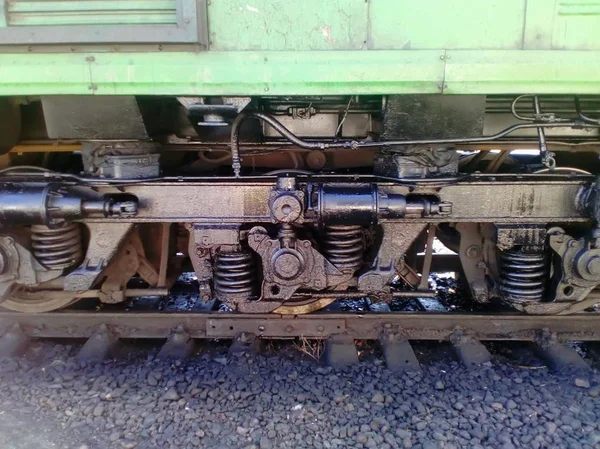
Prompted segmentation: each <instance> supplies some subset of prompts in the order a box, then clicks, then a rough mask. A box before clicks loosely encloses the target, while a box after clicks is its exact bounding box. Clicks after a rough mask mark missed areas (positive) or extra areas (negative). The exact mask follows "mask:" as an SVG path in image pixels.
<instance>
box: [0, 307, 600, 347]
mask: <svg viewBox="0 0 600 449" xmlns="http://www.w3.org/2000/svg"><path fill="white" fill-rule="evenodd" d="M15 324H17V325H19V326H20V327H21V329H22V330H23V332H25V333H26V334H27V335H29V336H32V337H39V338H89V337H90V336H92V335H94V333H95V332H97V330H98V328H100V327H101V328H103V329H104V328H106V329H108V330H109V331H110V332H112V333H113V334H114V335H115V336H116V337H118V338H167V337H168V336H169V335H171V334H172V333H173V332H174V331H175V330H176V329H178V328H179V329H184V330H185V332H186V333H188V334H189V335H190V337H191V338H197V339H215V338H234V337H236V336H238V335H239V334H241V333H250V334H255V335H257V336H259V337H262V338H271V339H282V338H294V337H306V338H317V339H323V338H327V337H329V336H332V335H336V334H345V335H349V336H352V337H353V338H355V339H360V340H362V339H365V340H369V339H377V338H379V337H380V336H381V335H382V333H384V332H393V333H396V334H400V335H402V336H403V337H404V338H406V339H410V340H439V341H441V340H448V339H450V338H451V337H452V336H453V335H456V334H457V333H458V334H466V335H471V336H473V337H474V338H477V339H479V340H517V341H536V340H537V339H538V338H539V337H540V335H541V334H542V333H545V334H548V333H552V334H555V335H556V336H557V338H559V339H561V340H582V341H598V340H600V313H581V314H576V315H569V316H557V315H553V316H548V315H546V316H532V315H517V314H513V313H506V314H500V315H498V314H496V315H492V314H490V315H486V314H467V313H423V312H417V313H415V312H397V313H396V312H390V313H361V314H356V313H329V312H318V313H313V314H308V315H274V314H235V313H222V312H210V313H203V312H198V313H190V312H176V313H167V312H154V311H152V312H95V311H62V312H50V313H43V314H18V313H11V312H0V333H2V334H3V333H4V332H6V331H7V330H9V329H10V328H11V327H12V326H14V325H15Z"/></svg>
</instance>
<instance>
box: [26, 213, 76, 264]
mask: <svg viewBox="0 0 600 449" xmlns="http://www.w3.org/2000/svg"><path fill="white" fill-rule="evenodd" d="M31 246H32V249H33V255H34V257H35V258H36V259H37V260H38V262H39V263H40V264H42V265H43V266H44V267H46V268H48V269H49V270H65V269H67V268H71V267H73V266H75V265H78V264H79V263H80V262H81V260H82V259H83V246H82V237H81V228H80V227H79V224H77V223H69V224H67V225H65V226H64V227H62V228H58V229H50V228H48V227H47V226H44V225H32V226H31Z"/></svg>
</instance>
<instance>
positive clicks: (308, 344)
mask: <svg viewBox="0 0 600 449" xmlns="http://www.w3.org/2000/svg"><path fill="white" fill-rule="evenodd" d="M294 348H295V349H296V350H297V351H300V352H301V353H303V354H305V355H307V356H308V357H310V358H311V359H313V360H316V361H319V360H320V359H321V356H322V354H323V351H324V350H325V342H324V341H323V340H314V339H312V340H309V339H308V338H306V337H300V338H299V339H298V340H296V341H294Z"/></svg>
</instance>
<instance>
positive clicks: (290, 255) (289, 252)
mask: <svg viewBox="0 0 600 449" xmlns="http://www.w3.org/2000/svg"><path fill="white" fill-rule="evenodd" d="M271 264H272V266H273V271H274V272H275V274H276V275H277V276H278V277H280V278H281V279H285V280H291V279H296V278H297V277H298V276H300V275H301V274H302V271H303V270H304V266H305V264H304V257H302V254H300V253H299V252H298V251H296V250H293V249H289V248H286V249H281V250H279V251H277V252H275V254H273V257H272V258H271Z"/></svg>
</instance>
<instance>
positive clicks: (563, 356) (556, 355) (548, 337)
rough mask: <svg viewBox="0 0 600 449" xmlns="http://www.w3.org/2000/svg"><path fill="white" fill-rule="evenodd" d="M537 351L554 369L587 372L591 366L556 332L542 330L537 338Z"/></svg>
mask: <svg viewBox="0 0 600 449" xmlns="http://www.w3.org/2000/svg"><path fill="white" fill-rule="evenodd" d="M536 350H537V352H538V353H539V354H540V355H541V356H542V357H543V358H544V360H546V362H547V363H548V366H549V367H550V368H552V369H553V370H554V371H558V372H565V371H576V372H587V371H590V370H591V368H590V366H589V365H588V364H587V362H586V361H585V360H584V359H583V358H582V357H581V356H580V355H579V353H578V352H577V351H576V350H575V349H574V348H572V347H571V346H569V345H567V344H565V343H563V342H561V341H560V340H559V339H558V338H557V336H556V334H553V333H549V332H547V331H542V332H541V333H540V336H539V337H538V339H537V340H536Z"/></svg>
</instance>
